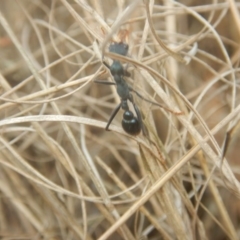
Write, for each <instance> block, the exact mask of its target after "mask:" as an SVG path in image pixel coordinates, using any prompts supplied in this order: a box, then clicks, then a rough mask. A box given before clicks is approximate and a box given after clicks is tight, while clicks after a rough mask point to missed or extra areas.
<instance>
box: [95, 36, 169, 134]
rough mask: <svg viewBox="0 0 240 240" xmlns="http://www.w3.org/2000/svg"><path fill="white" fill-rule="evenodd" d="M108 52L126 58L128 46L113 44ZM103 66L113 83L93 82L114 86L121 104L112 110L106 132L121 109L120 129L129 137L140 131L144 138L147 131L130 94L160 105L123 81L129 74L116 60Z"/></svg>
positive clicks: (121, 43)
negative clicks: (122, 111) (132, 109)
mask: <svg viewBox="0 0 240 240" xmlns="http://www.w3.org/2000/svg"><path fill="white" fill-rule="evenodd" d="M109 52H112V53H116V54H119V55H123V56H126V55H127V53H128V44H126V43H123V42H122V41H121V42H113V43H112V44H110V46H109ZM103 64H104V65H105V66H106V67H107V68H108V69H109V70H110V72H111V75H112V76H113V79H114V81H115V82H109V81H98V80H95V82H96V83H100V84H106V85H116V88H117V93H118V95H119V97H120V99H121V102H120V103H119V104H118V105H117V107H116V108H115V109H114V110H113V112H112V114H111V116H110V118H109V120H108V123H107V125H106V128H105V129H106V130H108V128H109V126H110V124H111V122H112V120H113V119H114V117H115V116H116V114H117V113H118V111H119V110H120V108H122V109H123V110H124V113H123V119H122V127H123V129H124V131H125V132H127V133H128V134H130V135H138V134H139V133H140V132H141V130H142V132H143V135H144V136H147V135H148V133H147V129H146V128H145V126H144V124H143V121H142V116H141V113H140V110H139V108H138V106H137V105H136V104H135V103H134V101H133V96H132V94H131V93H130V92H135V93H136V94H137V96H138V97H140V98H142V99H143V100H145V101H146V102H149V103H151V104H154V105H156V106H159V107H163V106H162V105H160V104H158V103H155V102H152V101H150V100H148V99H146V98H144V97H143V96H142V95H141V94H140V93H138V92H137V91H135V90H134V89H132V88H131V87H130V86H129V85H128V84H127V83H126V81H125V79H124V77H125V76H130V73H129V72H127V71H126V70H125V69H124V67H123V65H122V64H121V63H120V61H118V60H113V62H112V65H111V66H110V65H108V64H107V63H106V62H104V61H103ZM128 100H129V101H130V102H131V103H132V104H133V107H134V110H135V112H136V115H137V116H134V114H133V112H132V111H130V110H129V106H128V102H127V101H128ZM166 109H167V108H166ZM167 110H168V111H170V112H172V111H171V110H170V109H167Z"/></svg>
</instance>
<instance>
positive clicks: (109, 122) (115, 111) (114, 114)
mask: <svg viewBox="0 0 240 240" xmlns="http://www.w3.org/2000/svg"><path fill="white" fill-rule="evenodd" d="M121 106H122V102H120V103H119V104H118V106H117V107H116V108H115V109H114V110H113V112H112V113H111V116H110V118H109V120H108V123H107V126H106V127H105V129H106V130H108V127H109V125H110V124H111V122H112V120H113V119H114V117H115V116H116V114H117V113H118V111H119V109H120V108H121Z"/></svg>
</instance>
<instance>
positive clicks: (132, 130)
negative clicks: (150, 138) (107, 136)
mask: <svg viewBox="0 0 240 240" xmlns="http://www.w3.org/2000/svg"><path fill="white" fill-rule="evenodd" d="M122 127H123V129H124V131H125V132H127V133H128V134H131V135H138V134H139V133H140V132H141V124H140V122H139V120H138V119H137V118H136V117H135V116H134V115H133V113H132V112H131V111H129V110H127V111H125V112H124V114H123V120H122Z"/></svg>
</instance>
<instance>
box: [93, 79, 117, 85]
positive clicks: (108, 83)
mask: <svg viewBox="0 0 240 240" xmlns="http://www.w3.org/2000/svg"><path fill="white" fill-rule="evenodd" d="M93 82H94V83H98V84H105V85H116V83H115V82H109V81H102V80H93Z"/></svg>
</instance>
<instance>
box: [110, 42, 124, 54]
mask: <svg viewBox="0 0 240 240" xmlns="http://www.w3.org/2000/svg"><path fill="white" fill-rule="evenodd" d="M109 52H112V53H116V54H119V55H122V56H126V55H127V53H128V45H127V44H126V43H123V42H120V43H117V42H113V43H112V44H111V45H110V46H109Z"/></svg>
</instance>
